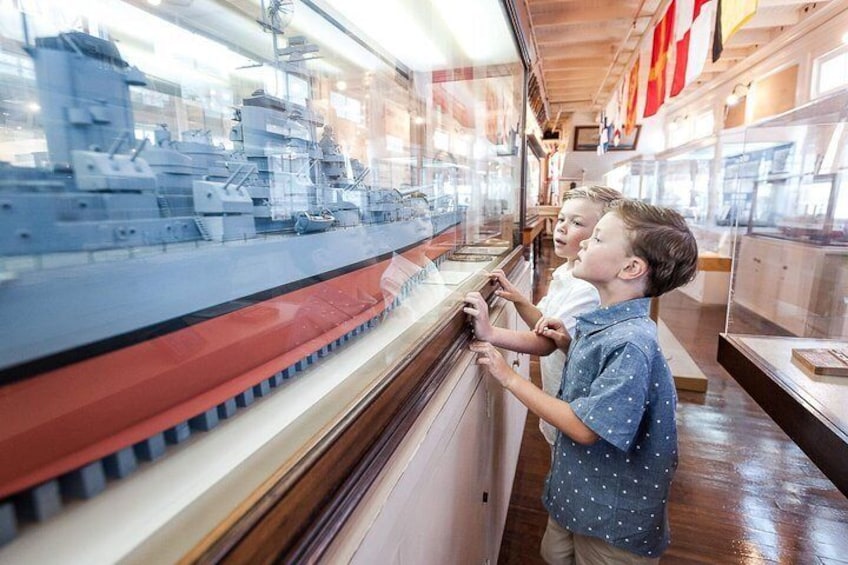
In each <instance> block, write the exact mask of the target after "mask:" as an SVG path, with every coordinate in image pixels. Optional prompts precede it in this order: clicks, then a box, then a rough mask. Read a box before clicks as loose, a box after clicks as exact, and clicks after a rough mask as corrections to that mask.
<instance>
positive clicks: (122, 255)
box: [0, 33, 461, 541]
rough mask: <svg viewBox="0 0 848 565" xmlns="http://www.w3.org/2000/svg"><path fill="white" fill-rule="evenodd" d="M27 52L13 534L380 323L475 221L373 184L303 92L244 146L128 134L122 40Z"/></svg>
mask: <svg viewBox="0 0 848 565" xmlns="http://www.w3.org/2000/svg"><path fill="white" fill-rule="evenodd" d="M28 52H29V53H30V54H31V56H32V58H33V59H34V61H35V67H36V76H37V78H38V82H39V86H40V88H41V96H42V98H41V107H42V115H43V117H44V126H45V131H46V134H47V141H48V147H49V151H50V163H51V167H50V168H49V169H47V168H24V167H15V166H10V165H6V164H2V165H0V175H2V176H0V218H2V221H0V254H2V255H3V260H4V266H3V267H2V268H0V311H2V318H3V320H2V323H0V379H2V380H0V385H2V395H0V412H2V413H3V419H4V426H3V430H2V431H0V458H2V460H3V462H4V463H3V465H2V466H1V467H2V468H0V541H2V538H4V537H5V538H7V539H8V538H9V537H11V536H13V535H14V528H15V525H14V524H15V520H16V518H17V520H20V519H22V518H26V519H31V518H34V519H43V518H45V517H47V516H49V515H51V514H53V513H54V512H55V511H57V510H58V509H59V507H60V506H61V499H62V497H63V496H65V497H67V496H77V497H84V498H85V497H89V496H92V495H94V494H96V493H97V492H99V491H100V490H102V489H103V488H104V486H105V477H106V476H109V477H122V476H124V475H126V474H127V473H129V472H131V471H132V470H133V469H134V468H135V466H136V465H137V460H138V459H139V458H140V459H155V458H156V457H158V456H159V455H160V454H161V453H162V452H163V451H164V449H165V445H166V443H176V442H180V441H182V440H184V439H185V438H186V437H188V435H189V434H190V433H191V430H206V429H209V428H211V427H213V426H214V425H215V424H216V423H217V422H218V419H219V418H227V417H229V416H231V415H232V414H233V411H234V410H235V409H236V407H237V406H245V405H247V404H250V402H251V401H252V400H253V398H254V395H256V394H258V395H262V394H265V393H267V392H268V391H269V390H270V388H271V387H274V386H277V385H278V384H280V383H281V382H282V379H283V378H285V377H287V376H289V375H291V374H293V373H294V372H296V371H298V370H300V369H302V368H303V367H305V366H306V365H307V364H309V363H311V362H313V361H314V360H316V359H317V358H318V357H321V356H323V355H325V354H326V353H328V352H329V351H330V350H331V349H333V348H335V347H336V346H339V345H341V344H342V343H344V342H346V341H347V340H348V339H349V338H350V337H352V336H354V335H356V334H358V333H359V332H361V331H362V330H363V329H365V328H367V327H369V326H371V325H372V324H373V323H374V322H375V321H376V320H377V319H379V317H380V316H381V315H382V314H383V313H384V312H385V311H386V310H390V309H391V308H392V307H393V306H394V305H396V304H397V302H398V300H399V296H398V293H400V294H403V293H404V292H406V291H407V290H408V288H409V286H408V284H405V285H403V284H402V285H400V288H399V289H398V288H397V287H396V286H392V288H391V289H388V288H387V287H386V285H381V277H382V274H383V271H384V270H385V267H386V265H387V264H388V262H389V261H390V259H391V258H392V256H393V255H396V254H403V255H404V256H406V257H407V258H408V259H410V260H412V261H417V262H418V263H419V264H423V263H426V262H428V261H429V260H438V259H439V258H440V257H441V256H442V255H443V254H444V253H446V252H447V251H450V249H451V248H452V246H453V245H454V244H455V240H456V233H458V228H457V227H456V226H457V224H458V223H459V222H460V220H461V211H460V210H458V209H456V207H449V208H444V207H443V208H440V209H436V208H435V207H433V206H430V205H429V204H428V203H427V201H426V199H423V198H421V197H420V196H416V197H411V198H407V197H404V196H403V195H402V194H400V193H399V192H397V191H395V190H380V189H372V188H368V187H366V186H365V185H364V183H363V179H364V178H365V176H366V175H367V172H368V171H367V170H366V169H364V168H363V167H362V166H360V165H358V164H357V163H355V162H350V161H348V160H347V159H346V158H345V157H344V156H343V155H342V154H341V152H340V151H339V148H338V146H337V145H336V143H335V141H334V140H333V138H332V135H331V132H330V130H329V128H325V129H324V138H323V139H322V140H321V142H320V143H316V142H315V141H314V140H315V139H316V136H315V130H316V128H317V127H320V126H321V125H322V121H321V119H320V118H319V117H318V116H316V115H315V114H314V113H313V112H312V111H311V109H310V108H309V107H308V105H307V106H303V105H298V104H294V103H292V102H289V101H284V100H280V99H277V98H274V97H272V96H269V95H266V94H265V93H263V92H261V91H260V92H256V93H255V94H254V96H252V97H250V98H247V99H246V100H245V101H244V105H243V106H242V107H241V108H240V109H239V111H238V113H237V120H238V122H237V124H236V126H235V127H234V128H233V130H232V131H231V138H232V140H233V141H234V142H235V144H236V149H237V151H236V152H233V153H227V152H226V151H225V150H224V149H223V148H220V147H216V146H214V145H213V144H212V143H211V141H210V140H209V139H208V135H206V134H203V133H197V132H195V133H194V134H192V135H190V136H184V137H183V140H182V141H174V140H171V139H170V136H169V135H168V134H167V132H166V131H164V130H163V131H161V132H160V133H159V134H158V135H157V140H156V143H154V144H153V145H154V146H153V147H145V143H141V144H137V145H136V146H135V147H128V146H130V145H133V144H132V143H127V142H128V141H130V138H131V137H132V134H131V133H129V132H133V131H134V129H133V127H134V126H133V117H132V113H131V109H130V101H129V89H128V86H127V85H130V84H134V85H140V84H144V77H143V76H142V74H141V73H140V72H139V71H138V70H136V69H135V68H131V67H129V66H128V65H127V64H126V63H125V62H124V61H123V60H122V58H121V56H120V54H119V53H118V51H117V49H116V48H115V47H114V45H112V44H111V43H109V42H107V41H104V40H101V39H97V38H94V37H91V36H88V35H85V34H82V33H66V34H61V35H59V36H58V37H46V38H39V39H38V40H37V42H36V45H35V46H34V47H29V48H28ZM97 148H100V150H98V149H97ZM346 172H352V174H346ZM302 234H305V235H302ZM412 278H413V279H414V278H415V276H413V277H412ZM396 282H397V281H393V285H395V284H396Z"/></svg>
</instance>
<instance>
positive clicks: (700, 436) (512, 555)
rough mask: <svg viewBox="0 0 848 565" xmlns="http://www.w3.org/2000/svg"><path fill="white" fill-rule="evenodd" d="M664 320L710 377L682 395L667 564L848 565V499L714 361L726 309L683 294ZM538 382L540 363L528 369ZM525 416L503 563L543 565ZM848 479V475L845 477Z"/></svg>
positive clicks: (541, 465)
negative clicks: (699, 388) (701, 387)
mask: <svg viewBox="0 0 848 565" xmlns="http://www.w3.org/2000/svg"><path fill="white" fill-rule="evenodd" d="M559 261H560V260H559V259H557V258H556V257H555V256H554V255H553V252H552V249H551V245H550V242H548V241H546V242H545V243H544V244H543V246H542V253H541V257H540V260H539V261H538V263H537V265H536V273H537V281H538V282H537V283H536V288H535V289H534V293H535V295H536V298H537V299H538V298H539V297H541V296H543V295H544V292H545V291H546V289H547V283H548V279H549V276H550V271H551V269H552V268H554V267H556V266H558V265H559ZM660 317H661V319H663V320H664V321H665V323H666V324H667V325H668V327H669V328H670V329H671V331H672V332H673V333H674V335H675V336H676V337H677V339H678V340H679V341H680V342H681V343H682V344H683V346H684V347H685V348H686V350H687V351H688V352H689V354H690V355H691V356H692V358H693V359H694V360H695V362H696V363H697V364H698V366H699V367H700V368H701V370H702V371H703V372H704V374H706V376H707V378H708V379H709V387H708V389H707V392H706V393H696V392H680V393H679V404H678V413H677V424H678V432H679V441H680V466H679V468H678V470H677V474H676V476H675V480H674V484H673V486H672V492H671V500H670V507H669V514H670V520H671V537H672V542H671V546H670V547H669V549H668V551H667V552H666V553H665V555H664V556H663V558H662V560H661V563H662V564H663V565H678V564H691V563H721V564H746V565H748V564H759V563H780V564H796V563H797V564H808V563H809V564H820V565H836V564H848V499H846V498H845V496H843V495H842V494H841V493H840V492H839V491H838V490H837V489H836V487H834V486H833V483H831V482H830V481H829V480H828V479H827V478H826V477H825V476H824V475H823V474H822V473H821V471H819V469H818V468H817V467H816V466H815V465H814V464H813V463H812V462H811V461H810V460H809V459H808V458H807V456H806V455H804V453H803V452H802V451H801V450H800V449H799V448H798V447H797V446H796V445H795V444H794V443H793V442H792V440H790V439H789V438H788V437H787V436H786V434H785V433H784V432H783V431H782V430H781V429H780V428H779V427H778V426H777V425H776V424H775V423H774V422H772V420H771V419H770V418H769V417H768V416H767V415H766V414H765V412H763V411H762V409H760V407H759V406H758V405H757V404H756V403H755V402H754V401H753V400H751V398H750V397H749V396H748V395H747V393H745V391H744V390H742V388H741V387H740V386H739V385H738V384H736V381H734V380H733V378H732V377H731V376H730V375H728V374H727V372H726V371H725V370H724V369H723V368H722V367H721V366H720V365H719V364H718V362H717V361H716V348H717V343H718V333H719V332H721V331H723V329H724V317H725V308H724V307H723V306H703V305H700V304H699V303H698V302H696V301H694V300H692V299H690V298H689V297H687V296H686V295H684V294H683V293H681V292H677V291H675V292H672V293H670V294H668V295H666V296H664V297H662V298H661V299H660ZM531 378H533V379H534V380H535V382H536V383H537V384H538V382H539V364H538V360H537V359H536V360H534V361H533V362H532V363H531ZM538 424H539V420H538V418H537V417H535V416H534V415H533V414H528V417H527V424H526V426H525V430H524V442H523V444H522V447H521V455H520V456H519V462H518V469H517V471H516V477H515V484H514V486H513V492H512V498H511V500H510V505H509V512H508V514H507V521H506V529H505V531H504V536H503V542H502V544H501V551H500V558H499V563H501V564H502V565H507V564H521V565H532V564H534V563H543V561H542V559H541V557H539V543H540V541H541V538H542V533H543V532H544V527H545V522H546V520H547V514H546V512H545V509H544V508H543V507H542V503H541V499H540V497H541V492H542V485H543V483H544V479H545V475H546V473H547V471H548V467H549V464H550V451H549V448H548V446H547V444H546V443H545V441H544V439H543V438H542V435H541V433H540V432H539V429H538ZM845 472H846V473H848V468H846V470H845Z"/></svg>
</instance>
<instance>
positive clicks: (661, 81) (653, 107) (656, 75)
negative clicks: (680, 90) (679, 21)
mask: <svg viewBox="0 0 848 565" xmlns="http://www.w3.org/2000/svg"><path fill="white" fill-rule="evenodd" d="M673 26H674V0H672V1H671V4H669V5H668V9H667V10H666V11H665V15H664V16H663V17H662V19H661V20H660V22H659V23H658V24H657V26H656V27H655V28H654V41H653V50H652V51H651V70H650V72H649V73H648V90H647V95H646V98H645V117H646V118H648V117H650V116H653V115H654V114H656V113H657V111H658V110H659V109H660V106H662V105H663V102H665V92H666V90H667V88H668V84H667V82H666V67H667V66H668V48H669V46H670V45H671V35H672V31H673V30H672V27H673Z"/></svg>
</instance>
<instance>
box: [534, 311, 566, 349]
mask: <svg viewBox="0 0 848 565" xmlns="http://www.w3.org/2000/svg"><path fill="white" fill-rule="evenodd" d="M533 331H534V332H536V334H538V335H541V336H544V337H546V338H548V339H550V340H553V342H554V343H555V344H556V346H557V349H562V350H563V351H568V346H569V345H571V335H570V334H569V333H568V330H567V329H565V324H564V323H563V321H562V320H560V319H559V318H550V317H547V316H543V317H541V318H539V321H538V322H536V326H535V327H534V328H533Z"/></svg>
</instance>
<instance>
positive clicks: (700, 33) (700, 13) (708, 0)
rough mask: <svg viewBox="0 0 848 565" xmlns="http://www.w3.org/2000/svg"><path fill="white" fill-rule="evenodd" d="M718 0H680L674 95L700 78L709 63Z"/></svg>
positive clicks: (676, 24)
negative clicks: (708, 56)
mask: <svg viewBox="0 0 848 565" xmlns="http://www.w3.org/2000/svg"><path fill="white" fill-rule="evenodd" d="M714 9H715V0H677V8H676V10H677V17H676V21H675V23H674V39H675V42H676V43H675V46H676V49H675V53H676V55H675V61H674V78H673V79H672V81H671V96H677V95H678V94H680V91H681V90H683V88H684V87H685V86H686V85H688V84H691V83H692V81H693V80H695V79H696V78H698V76H699V75H700V74H701V72H702V71H703V70H704V64H705V63H706V62H707V53H708V52H709V48H710V34H711V33H712V30H713V12H714Z"/></svg>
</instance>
